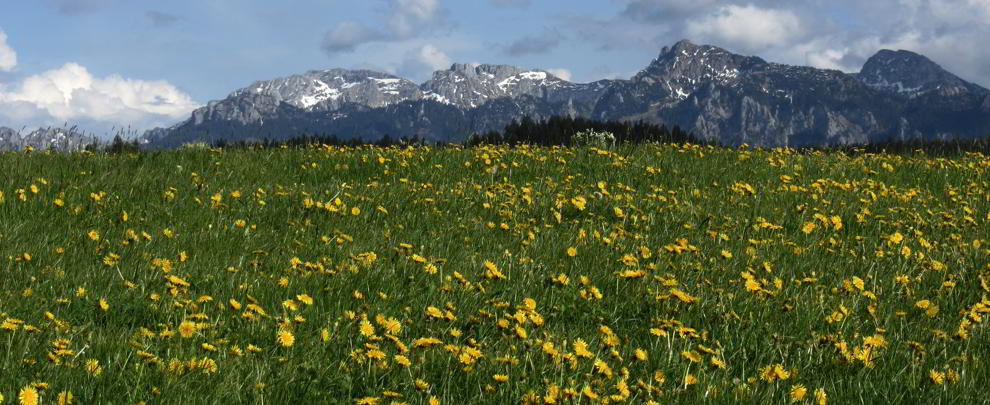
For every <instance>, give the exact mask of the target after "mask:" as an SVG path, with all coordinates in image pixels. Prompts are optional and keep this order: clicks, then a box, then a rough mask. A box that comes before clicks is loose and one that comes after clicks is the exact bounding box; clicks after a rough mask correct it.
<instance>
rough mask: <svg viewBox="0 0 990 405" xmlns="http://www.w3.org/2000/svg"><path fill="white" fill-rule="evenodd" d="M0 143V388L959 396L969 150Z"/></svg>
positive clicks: (0, 391)
mask: <svg viewBox="0 0 990 405" xmlns="http://www.w3.org/2000/svg"><path fill="white" fill-rule="evenodd" d="M599 146H601V147H602V148H598V147H535V146H497V147H496V146H479V147H462V146H446V147H440V146H404V147H399V146H393V147H371V146H363V147H331V146H307V147H292V148H273V149H261V148H255V149H251V148H247V149H208V148H203V149H188V148H187V149H179V150H173V151H154V152H141V153H119V154H111V153H91V152H74V153H51V152H38V151H34V152H4V153H0V173H2V176H0V398H2V399H0V403H3V404H7V403H10V404H27V405H34V404H39V403H41V404H207V403H210V404H213V403H223V404H236V403H245V404H295V403H300V404H303V403H349V404H400V403H407V404H435V403H440V404H467V403H491V404H496V403H497V404H503V403H528V404H569V403H635V404H641V403H650V404H653V403H660V404H668V403H685V404H692V403H737V402H748V403H800V404H826V403H835V404H845V403H875V402H883V403H979V402H986V401H987V399H986V396H985V395H984V394H983V392H984V389H985V386H984V385H983V384H985V383H986V382H987V381H990V369H988V366H990V365H988V364H987V362H988V361H990V339H988V334H987V332H986V324H987V322H984V321H985V320H986V318H987V317H990V299H988V295H990V231H988V230H990V181H988V178H990V176H988V173H987V172H988V170H990V158H988V157H987V156H986V155H983V154H979V153H964V154H958V155H955V156H948V157H939V156H932V155H928V154H926V153H924V152H921V151H918V152H914V153H901V154H873V153H865V152H862V151H860V152H856V151H851V152H848V153H845V152H844V153H839V152H834V153H833V152H828V153H826V152H821V151H817V152H816V151H796V150H793V149H766V150H764V149H759V148H748V147H741V148H721V147H714V146H699V145H692V144H649V145H646V144H644V145H625V144H618V145H614V146H613V145H610V144H608V145H606V144H602V145H599Z"/></svg>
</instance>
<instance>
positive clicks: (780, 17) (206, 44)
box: [0, 0, 990, 134]
mask: <svg viewBox="0 0 990 405" xmlns="http://www.w3.org/2000/svg"><path fill="white" fill-rule="evenodd" d="M988 21H990V0H871V1H869V2H862V1H852V0H849V1H843V0H832V1H824V0H803V1H796V0H749V1H736V0H595V1H566V2H565V1H557V0H469V1H451V0H368V1H345V0H284V1H271V0H169V1H146V0H30V1H22V0H0V125H2V126H9V127H12V128H16V129H20V128H21V127H24V126H26V127H29V128H31V127H37V126H40V125H56V126H61V125H62V124H63V123H65V122H68V123H69V124H70V125H72V124H79V125H80V126H81V127H82V128H84V129H86V130H88V131H90V132H95V133H97V134H103V133H107V132H109V128H111V127H112V126H117V127H120V126H130V127H131V128H133V129H135V130H143V129H147V128H150V127H154V126H167V125H171V124H174V123H176V122H179V121H181V120H182V119H184V118H186V117H188V114H189V112H191V110H192V109H194V108H196V107H198V106H201V105H203V104H205V103H207V102H208V101H210V100H215V99H220V98H223V97H224V96H226V95H227V94H228V93H230V92H232V91H233V90H236V89H238V88H240V87H245V86H247V85H249V84H250V83H251V82H252V81H254V80H261V79H270V78H274V77H280V76H286V75H290V74H294V73H299V72H303V71H306V70H310V69H326V68H333V67H343V68H369V69H374V70H380V71H385V72H389V73H393V74H396V75H399V76H403V77H406V78H409V79H412V80H414V81H417V82H422V81H424V80H426V79H428V78H429V75H430V73H431V72H432V71H433V70H436V69H443V68H446V67H448V66H449V65H450V63H452V62H466V63H471V62H478V63H500V64H511V65H517V66H523V67H533V68H542V69H547V70H551V71H553V72H555V73H557V74H558V75H559V76H561V77H564V78H569V79H570V80H572V81H578V82H587V81H592V80H597V79H601V78H627V77H629V76H631V75H632V74H634V73H635V72H636V71H638V70H639V69H642V68H643V67H645V66H646V65H647V64H648V63H649V62H650V60H652V59H653V58H654V57H656V55H657V53H658V52H659V51H660V49H661V48H662V47H664V46H667V45H670V44H673V43H674V42H676V41H677V40H680V39H682V38H688V39H691V40H693V41H695V42H698V43H708V44H714V45H718V46H722V47H724V48H726V49H729V50H731V51H734V52H738V53H743V54H750V55H758V56H761V57H763V58H764V59H767V60H770V61H775V62H782V63H791V64H802V65H812V66H816V67H824V68H834V69H840V70H844V71H858V70H859V67H860V66H861V65H862V63H863V62H864V61H865V60H866V58H868V57H869V56H870V55H872V54H873V53H875V52H876V51H877V50H879V49H881V48H892V49H909V50H913V51H916V52H919V53H922V54H925V55H927V56H929V57H930V58H932V59H933V60H935V61H936V62H938V63H939V64H941V65H943V66H944V67H946V68H947V69H949V70H950V71H952V72H954V73H956V74H958V75H960V76H961V77H963V78H964V79H967V80H970V81H973V82H976V83H978V84H981V85H984V86H988V85H990V50H988V49H987V47H984V46H983V42H985V38H990V23H988Z"/></svg>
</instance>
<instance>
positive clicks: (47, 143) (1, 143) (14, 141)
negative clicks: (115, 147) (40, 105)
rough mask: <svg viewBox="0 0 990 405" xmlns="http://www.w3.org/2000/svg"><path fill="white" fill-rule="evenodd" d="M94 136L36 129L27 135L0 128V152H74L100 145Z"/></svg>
mask: <svg viewBox="0 0 990 405" xmlns="http://www.w3.org/2000/svg"><path fill="white" fill-rule="evenodd" d="M101 144H102V142H101V141H100V140H99V138H97V137H95V136H89V135H85V134H83V133H80V132H77V131H76V130H75V128H68V129H66V128H38V129H36V130H34V131H31V132H29V133H27V134H22V133H21V131H17V130H14V129H12V128H7V127H0V151H5V150H25V149H27V147H28V146H30V147H31V148H33V149H35V150H56V151H75V150H82V149H84V148H86V146H89V145H101Z"/></svg>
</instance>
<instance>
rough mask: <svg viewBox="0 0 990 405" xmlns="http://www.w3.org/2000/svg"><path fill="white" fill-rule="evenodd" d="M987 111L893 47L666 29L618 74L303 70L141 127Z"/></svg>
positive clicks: (283, 129) (812, 121) (921, 118)
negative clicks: (750, 41) (799, 45)
mask: <svg viewBox="0 0 990 405" xmlns="http://www.w3.org/2000/svg"><path fill="white" fill-rule="evenodd" d="M988 112H990V91H987V90H986V89H984V88H982V87H980V86H977V85H975V84H972V83H968V82H966V81H964V80H962V79H959V78H958V77H956V76H955V75H952V74H951V73H949V72H946V71H945V70H943V69H942V68H941V67H939V66H938V65H937V64H935V63H933V62H931V61H930V60H928V59H927V58H925V57H923V56H921V55H917V54H914V53H911V52H907V51H886V50H884V51H880V52H878V53H877V54H876V55H875V56H874V57H872V58H870V60H869V61H867V63H866V64H865V65H864V67H863V70H862V71H861V72H860V73H858V74H846V73H842V72H839V71H836V70H824V69H815V68H811V67H804V66H788V65H782V64H777V63H768V62H766V61H764V60H763V59H760V58H758V57H753V56H742V55H736V54H733V53H731V52H729V51H726V50H724V49H722V48H718V47H714V46H709V45H696V44H693V43H691V42H689V41H680V42H678V43H676V44H674V45H673V46H671V47H665V48H664V49H663V51H662V52H661V53H660V55H659V56H658V57H657V58H656V59H655V60H653V62H652V63H650V65H649V66H647V67H646V68H645V69H643V70H642V71H640V72H639V73H637V74H636V75H635V76H633V77H632V78H630V79H629V80H602V81H598V82H594V83H586V84H582V83H571V82H568V81H565V80H562V79H560V78H558V77H555V76H553V75H552V74H550V73H548V72H546V71H542V70H534V69H521V68H517V67H513V66H505V65H465V64H454V65H453V66H451V67H450V69H447V70H442V71H437V72H435V73H434V74H433V76H432V78H431V79H430V80H428V81H427V82H425V83H423V84H422V85H420V86H416V85H415V84H414V83H412V82H410V81H408V80H405V79H401V78H397V77H395V76H391V75H387V74H384V73H376V72H371V71H366V70H355V71H350V70H341V69H332V70H325V71H310V72H307V73H304V74H300V75H294V76H289V77H286V78H281V79H274V80H267V81H260V82H256V83H254V84H252V85H251V86H249V87H246V88H244V89H241V90H238V91H235V92H233V93H231V95H230V96H228V97H227V98H226V99H224V100H220V101H214V102H211V103H209V104H208V105H207V106H206V107H203V108H201V109H199V110H196V111H195V112H193V114H192V117H191V118H190V119H189V120H187V121H186V122H183V123H180V124H178V125H176V126H174V127H172V128H168V129H155V130H152V131H149V132H148V133H146V134H145V136H144V139H145V141H147V142H151V143H153V144H157V145H163V146H175V145H176V144H177V142H179V140H182V141H183V142H185V141H190V140H215V139H218V138H224V139H227V140H235V141H236V140H240V139H247V138H251V139H257V138H272V139H284V138H288V137H292V136H298V135H300V133H307V134H314V133H315V134H323V135H335V136H338V137H341V138H345V139H346V138H352V137H360V138H362V139H365V140H374V139H377V138H379V137H381V136H383V135H391V136H393V137H399V136H407V135H418V136H420V137H422V138H425V139H432V140H442V141H462V140H464V139H465V138H466V137H467V136H468V135H469V134H471V133H478V132H484V131H489V130H500V129H502V127H504V126H505V125H506V124H507V123H509V122H511V121H512V120H513V119H519V118H521V117H523V116H530V117H532V118H534V119H540V118H547V117H550V116H553V115H566V116H571V117H589V118H594V119H601V120H646V121H650V122H655V123H662V124H668V125H678V126H680V127H682V128H683V129H685V130H688V131H692V132H694V133H695V134H696V135H698V136H700V137H702V138H706V139H711V140H717V141H719V142H722V143H726V144H741V143H748V144H752V145H763V146H804V145H822V144H850V143H865V142H871V141H877V140H887V139H891V138H896V139H907V138H946V137H976V136H986V135H988V134H990V114H988Z"/></svg>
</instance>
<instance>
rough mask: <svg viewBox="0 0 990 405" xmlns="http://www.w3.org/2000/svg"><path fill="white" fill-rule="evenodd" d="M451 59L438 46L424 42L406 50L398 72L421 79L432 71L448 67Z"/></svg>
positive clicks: (414, 78) (411, 77)
mask: <svg viewBox="0 0 990 405" xmlns="http://www.w3.org/2000/svg"><path fill="white" fill-rule="evenodd" d="M452 63H453V61H452V60H451V59H450V57H449V56H447V54H446V53H444V52H443V51H442V50H440V48H438V47H437V46H436V45H433V44H425V45H422V46H420V47H418V48H414V49H412V50H410V51H409V52H406V55H405V58H404V60H403V61H402V65H401V66H399V69H398V72H397V73H398V74H399V75H401V76H404V77H407V78H410V79H413V80H422V79H425V78H426V77H428V76H429V75H430V74H431V73H433V71H435V70H441V69H446V68H449V67H450V65H451V64H452Z"/></svg>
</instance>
